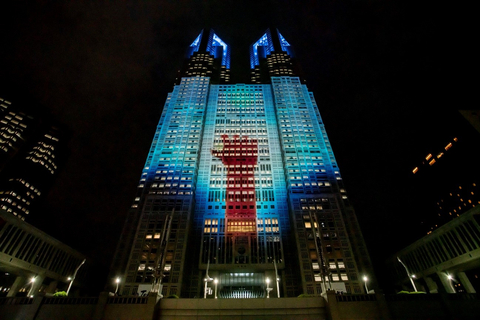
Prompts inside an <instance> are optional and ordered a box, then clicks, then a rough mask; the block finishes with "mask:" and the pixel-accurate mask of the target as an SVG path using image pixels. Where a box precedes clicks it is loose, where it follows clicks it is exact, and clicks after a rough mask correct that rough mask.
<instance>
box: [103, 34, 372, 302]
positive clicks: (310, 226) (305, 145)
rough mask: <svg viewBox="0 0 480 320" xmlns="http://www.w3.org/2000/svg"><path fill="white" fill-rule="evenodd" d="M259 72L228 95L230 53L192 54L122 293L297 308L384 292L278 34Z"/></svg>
mask: <svg viewBox="0 0 480 320" xmlns="http://www.w3.org/2000/svg"><path fill="white" fill-rule="evenodd" d="M250 62H251V63H250V66H251V81H252V83H251V84H243V83H237V84H229V83H228V82H229V70H230V67H229V66H230V47H229V46H228V45H227V44H226V43H225V42H224V41H222V40H221V39H220V37H219V36H218V35H217V34H216V33H215V32H214V31H213V30H204V31H202V33H200V35H199V36H198V37H197V38H196V39H195V41H194V42H193V43H192V44H191V46H190V48H189V50H188V53H187V60H186V63H185V67H184V68H183V69H182V74H181V77H180V78H179V79H178V84H177V85H175V87H174V88H173V91H172V92H171V93H169V94H168V97H167V100H166V103H165V106H164V108H163V112H162V115H161V118H160V121H159V123H158V127H157V130H156V132H155V136H154V137H153V142H152V145H151V148H150V151H149V153H148V156H147V160H146V163H145V166H144V168H143V170H142V173H141V178H140V181H139V184H138V189H137V195H136V197H135V199H134V202H133V204H132V207H131V209H130V211H129V214H128V216H127V221H126V223H125V226H124V229H123V231H122V234H121V239H120V242H119V244H118V247H117V251H116V254H115V258H114V260H113V263H112V271H111V272H112V273H111V276H112V277H120V279H121V287H122V288H121V292H122V293H123V294H136V293H137V292H138V293H142V292H146V291H150V290H152V289H153V290H157V288H158V287H159V286H157V285H158V284H161V286H160V287H161V288H162V294H163V295H164V296H168V295H173V294H175V295H179V296H181V297H191V298H193V297H197V298H199V297H207V298H213V297H218V298H249V297H265V296H270V297H280V296H281V297H293V296H298V295H299V294H302V293H304V294H311V295H316V294H321V293H322V292H325V291H326V290H327V289H334V290H340V291H345V292H352V293H361V292H365V287H366V286H365V283H364V281H365V280H364V279H367V278H364V277H365V276H367V277H368V279H370V280H367V281H373V278H374V277H373V274H372V269H371V264H370V259H369V256H368V253H367V250H366V248H365V245H364V241H363V237H362V234H361V231H360V229H359V226H358V223H357V220H356V216H355V213H354V211H353V209H352V207H351V206H350V205H349V202H348V197H347V194H346V191H345V188H344V186H343V182H342V177H341V175H340V171H339V168H338V166H337V162H336V160H335V157H334V154H333V151H332V147H331V145H330V142H329V139H328V137H327V133H326V131H325V127H324V124H323V120H322V118H321V116H320V113H319V110H318V107H317V105H316V102H315V99H314V97H313V94H312V93H311V92H309V91H308V89H307V87H306V86H305V85H304V84H302V80H301V79H300V78H299V76H298V73H297V72H298V71H297V70H298V69H297V68H296V67H295V60H294V57H293V51H292V49H291V46H290V44H289V43H288V42H287V41H286V40H285V38H284V37H283V36H282V35H281V34H280V33H279V32H278V30H276V29H269V30H267V31H266V32H265V34H264V35H262V36H261V37H260V39H259V40H258V41H256V42H254V43H253V45H251V47H250ZM371 284H372V283H368V285H369V286H370V285H371ZM370 288H371V286H370Z"/></svg>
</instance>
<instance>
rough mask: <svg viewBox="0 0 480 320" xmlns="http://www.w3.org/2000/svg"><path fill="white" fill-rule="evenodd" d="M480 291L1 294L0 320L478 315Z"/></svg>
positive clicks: (400, 319) (473, 318)
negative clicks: (265, 295) (243, 295)
mask: <svg viewBox="0 0 480 320" xmlns="http://www.w3.org/2000/svg"><path fill="white" fill-rule="evenodd" d="M479 314H480V295H477V294H416V295H383V294H368V295H347V294H345V295H337V294H335V292H333V291H330V292H328V293H327V294H326V295H325V299H324V298H322V297H310V298H281V299H278V298H270V299H162V300H160V301H159V302H158V303H156V297H155V295H151V296H148V297H138V296H135V297H109V296H108V293H106V292H105V293H101V294H100V296H99V297H92V298H48V297H42V296H39V297H35V298H26V297H25V298H0V320H47V319H48V320H57V319H58V320H177V319H178V320H179V319H182V320H199V319H220V320H237V319H238V320H240V319H244V320H253V319H262V320H270V319H271V320H273V319H275V320H278V319H292V320H295V319H302V320H303V319H306V320H310V319H311V320H313V319H315V320H326V319H329V320H346V319H348V320H375V319H382V320H383V319H385V320H388V319H392V320H411V319H418V320H423V319H424V320H427V319H439V320H442V319H445V320H447V319H448V320H450V319H463V320H477V319H478V315H479Z"/></svg>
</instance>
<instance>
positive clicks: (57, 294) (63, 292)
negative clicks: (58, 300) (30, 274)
mask: <svg viewBox="0 0 480 320" xmlns="http://www.w3.org/2000/svg"><path fill="white" fill-rule="evenodd" d="M53 296H54V297H66V296H67V293H66V292H65V291H58V292H55V293H54V294H53Z"/></svg>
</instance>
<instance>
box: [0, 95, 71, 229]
mask: <svg viewBox="0 0 480 320" xmlns="http://www.w3.org/2000/svg"><path fill="white" fill-rule="evenodd" d="M37 113H38V112H36V113H35V112H29V111H25V110H23V109H22V108H20V107H17V106H15V105H13V104H12V103H11V102H10V101H9V100H6V99H3V98H0V209H3V210H5V211H7V212H10V213H11V214H13V215H15V216H17V217H18V218H20V219H22V220H25V218H26V217H27V216H28V215H29V214H30V211H31V209H32V207H34V205H35V204H36V203H38V200H39V199H40V198H41V196H42V194H45V193H46V191H47V190H48V189H49V187H50V186H51V184H52V182H53V180H54V177H55V174H56V172H57V169H58V166H59V165H60V163H61V162H62V160H63V158H64V155H65V146H66V137H65V131H64V130H61V129H59V127H58V126H56V125H52V123H51V122H50V119H49V121H48V122H47V121H45V119H44V118H45V117H42V116H39V115H37Z"/></svg>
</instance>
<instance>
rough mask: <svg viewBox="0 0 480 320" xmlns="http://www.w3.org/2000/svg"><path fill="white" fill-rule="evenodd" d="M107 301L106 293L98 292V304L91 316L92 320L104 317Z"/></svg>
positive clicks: (99, 319)
mask: <svg viewBox="0 0 480 320" xmlns="http://www.w3.org/2000/svg"><path fill="white" fill-rule="evenodd" d="M107 301H108V292H100V296H99V297H98V303H97V305H96V306H95V311H94V313H93V316H92V320H101V319H103V316H104V315H105V308H106V306H107Z"/></svg>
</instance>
